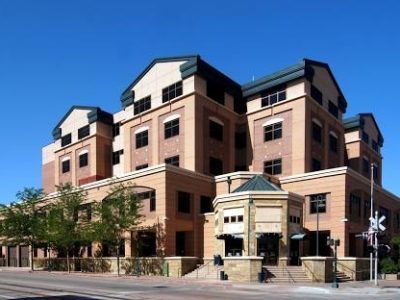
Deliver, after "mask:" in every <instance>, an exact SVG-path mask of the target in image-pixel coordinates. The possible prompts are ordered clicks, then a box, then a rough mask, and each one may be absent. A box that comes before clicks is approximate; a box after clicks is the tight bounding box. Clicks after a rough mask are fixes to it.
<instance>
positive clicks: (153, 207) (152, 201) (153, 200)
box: [149, 191, 156, 211]
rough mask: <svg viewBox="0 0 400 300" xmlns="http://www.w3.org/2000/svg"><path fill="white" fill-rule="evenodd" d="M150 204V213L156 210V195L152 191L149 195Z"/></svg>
mask: <svg viewBox="0 0 400 300" xmlns="http://www.w3.org/2000/svg"><path fill="white" fill-rule="evenodd" d="M149 201H150V203H149V206H150V211H155V210H156V193H155V192H154V191H153V192H152V193H150V199H149Z"/></svg>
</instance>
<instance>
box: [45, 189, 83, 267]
mask: <svg viewBox="0 0 400 300" xmlns="http://www.w3.org/2000/svg"><path fill="white" fill-rule="evenodd" d="M57 190H58V193H59V195H58V197H57V198H58V199H57V202H56V203H53V204H51V205H50V206H49V213H48V217H47V220H48V222H47V225H48V227H47V240H48V242H49V245H50V246H51V248H53V249H55V250H56V251H57V252H58V254H59V255H63V254H65V255H66V257H67V270H68V272H70V256H71V254H72V255H73V252H74V250H76V249H80V247H81V246H83V245H87V244H88V237H89V234H88V230H89V228H90V226H89V224H88V223H87V222H84V221H82V220H80V219H79V210H80V208H81V207H82V204H83V202H84V201H85V200H86V193H85V192H83V191H82V189H79V188H75V187H73V186H72V185H71V184H70V183H68V184H64V185H60V186H57Z"/></svg>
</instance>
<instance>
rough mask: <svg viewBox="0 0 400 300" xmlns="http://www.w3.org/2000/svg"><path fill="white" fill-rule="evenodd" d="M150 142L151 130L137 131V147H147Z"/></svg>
mask: <svg viewBox="0 0 400 300" xmlns="http://www.w3.org/2000/svg"><path fill="white" fill-rule="evenodd" d="M148 144H149V131H148V130H146V131H142V132H139V133H136V149H139V148H142V147H145V146H147V145H148Z"/></svg>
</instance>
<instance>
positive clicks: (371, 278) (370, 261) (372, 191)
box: [369, 164, 374, 281]
mask: <svg viewBox="0 0 400 300" xmlns="http://www.w3.org/2000/svg"><path fill="white" fill-rule="evenodd" d="M373 209H374V164H371V203H370V212H371V214H370V217H371V218H373V217H374V213H373ZM370 227H371V221H370ZM370 245H371V246H373V245H374V239H373V237H371V238H370ZM372 265H373V253H372V252H371V253H370V254H369V280H370V281H372V280H373V266H372Z"/></svg>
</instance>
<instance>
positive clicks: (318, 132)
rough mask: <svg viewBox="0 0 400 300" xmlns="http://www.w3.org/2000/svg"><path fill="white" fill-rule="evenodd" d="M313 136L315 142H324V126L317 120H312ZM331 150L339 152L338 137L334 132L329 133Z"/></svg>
mask: <svg viewBox="0 0 400 300" xmlns="http://www.w3.org/2000/svg"><path fill="white" fill-rule="evenodd" d="M312 138H313V140H314V141H315V142H318V143H320V144H321V143H322V127H321V126H320V125H318V124H317V123H316V122H312ZM329 150H330V151H331V152H333V153H337V152H338V138H337V137H336V136H335V135H334V134H332V133H330V134H329Z"/></svg>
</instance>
